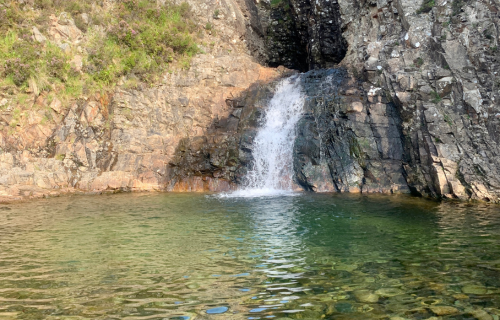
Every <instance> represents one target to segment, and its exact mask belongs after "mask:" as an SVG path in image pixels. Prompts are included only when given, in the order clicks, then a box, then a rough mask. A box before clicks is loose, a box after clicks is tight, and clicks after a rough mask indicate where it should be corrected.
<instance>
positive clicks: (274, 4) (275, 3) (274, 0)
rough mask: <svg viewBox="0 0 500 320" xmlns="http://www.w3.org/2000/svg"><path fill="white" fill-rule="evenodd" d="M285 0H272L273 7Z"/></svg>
mask: <svg viewBox="0 0 500 320" xmlns="http://www.w3.org/2000/svg"><path fill="white" fill-rule="evenodd" d="M281 2H283V0H271V7H277V6H279V5H280V3H281Z"/></svg>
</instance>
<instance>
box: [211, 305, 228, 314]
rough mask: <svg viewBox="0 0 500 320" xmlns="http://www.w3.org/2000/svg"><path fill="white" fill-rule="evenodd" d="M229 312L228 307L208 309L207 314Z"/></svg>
mask: <svg viewBox="0 0 500 320" xmlns="http://www.w3.org/2000/svg"><path fill="white" fill-rule="evenodd" d="M227 310H229V308H228V307H217V308H212V309H208V310H207V313H208V314H219V313H224V312H226V311H227Z"/></svg>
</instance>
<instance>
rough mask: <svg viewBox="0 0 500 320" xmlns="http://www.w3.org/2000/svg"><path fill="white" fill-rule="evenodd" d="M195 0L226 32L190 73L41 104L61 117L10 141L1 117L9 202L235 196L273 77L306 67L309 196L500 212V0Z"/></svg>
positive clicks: (302, 154) (298, 163)
mask: <svg viewBox="0 0 500 320" xmlns="http://www.w3.org/2000/svg"><path fill="white" fill-rule="evenodd" d="M188 2H190V3H191V5H192V7H193V10H194V13H195V15H196V19H197V20H198V21H199V23H200V25H205V24H206V23H210V24H212V25H213V26H214V30H217V32H215V31H214V34H213V35H211V36H210V37H211V38H210V39H211V40H212V45H207V46H205V47H204V51H205V52H204V53H201V54H199V55H197V56H196V57H195V58H194V60H193V63H192V66H191V68H190V69H189V70H187V71H182V70H178V71H176V72H174V73H172V74H166V75H165V77H164V79H163V81H162V84H161V85H158V86H155V87H153V88H146V87H143V88H138V89H134V90H131V89H126V88H124V87H118V88H117V89H116V90H115V91H114V92H112V93H108V94H101V95H96V96H91V97H82V99H80V100H78V102H76V103H73V104H72V105H70V106H67V107H66V108H63V107H61V104H62V103H61V102H60V101H58V100H52V101H51V102H50V103H49V100H48V99H47V97H44V96H43V94H41V95H39V96H34V97H33V98H32V100H31V101H28V102H26V103H31V104H33V105H41V106H46V107H47V108H49V111H50V114H51V117H52V119H53V121H51V122H49V123H44V122H43V121H42V118H43V114H42V113H41V112H38V111H32V112H27V113H26V114H25V115H24V116H25V118H26V119H25V120H26V123H28V124H29V125H27V126H24V127H16V128H15V130H14V131H13V132H12V130H10V131H9V130H8V128H9V126H8V124H9V121H10V120H9V119H10V118H9V117H11V116H12V112H14V110H12V108H11V109H10V110H9V109H8V108H7V109H6V110H7V111H3V112H2V119H3V121H4V123H5V124H4V127H3V130H2V135H1V136H0V143H1V144H0V147H1V153H0V194H1V196H2V197H3V199H4V200H5V199H7V200H8V199H18V198H23V197H36V196H43V195H48V194H58V193H61V192H74V191H75V190H82V191H86V192H101V191H105V190H174V191H208V190H212V191H221V190H230V189H233V188H235V187H236V185H237V184H238V182H239V181H240V180H241V177H242V176H243V175H244V173H245V171H246V170H247V169H248V167H249V166H251V162H252V156H251V142H252V138H253V137H254V135H255V130H257V128H258V125H259V121H258V120H259V118H260V116H261V114H262V113H263V112H265V109H264V108H263V107H264V105H265V101H266V100H267V99H269V98H270V97H271V96H272V92H273V84H274V81H275V80H277V79H279V78H280V77H283V76H286V75H289V74H290V73H291V72H292V71H290V70H288V69H294V70H298V71H302V72H306V71H308V72H307V73H306V74H304V75H303V76H302V77H301V79H302V84H303V88H304V94H305V95H306V97H307V99H306V101H307V102H306V105H305V112H304V116H303V119H302V120H301V122H300V125H299V128H298V137H297V141H296V143H295V154H296V157H295V164H294V165H295V172H296V181H297V183H298V184H299V185H300V186H301V187H302V188H303V189H305V190H310V191H316V192H383V193H410V192H412V193H414V194H419V195H423V196H428V197H434V198H443V197H444V198H458V199H463V200H468V199H475V200H484V201H492V202H500V196H499V195H500V194H499V193H500V181H499V178H498V177H499V174H498V170H499V169H500V158H499V152H500V150H499V147H498V143H499V139H500V132H499V122H500V106H499V102H498V101H499V99H500V93H499V87H500V78H499V75H498V72H499V70H500V68H499V60H500V51H499V50H498V41H499V40H500V39H499V34H498V26H499V18H500V16H499V14H500V12H499V10H500V3H499V2H498V1H497V0H477V1H466V0H453V1H449V0H448V1H447V0H436V1H428V0H417V1H409V0H392V1H391V0H366V1H365V0H359V1H358V0H317V1H310V0H272V1H264V0H261V1H254V0H206V1H205V0H204V1H188ZM41 36H43V37H44V35H41ZM46 36H47V37H50V35H48V34H47V35H46ZM78 36H81V35H80V34H79V35H78ZM280 65H283V66H284V67H286V68H283V67H280V68H274V67H278V66H280ZM287 68H288V69H287ZM328 68H331V69H328ZM309 70H310V71H309ZM0 100H2V99H0ZM0 103H2V104H3V105H6V104H8V96H7V95H5V98H4V99H3V100H2V101H1V102H0ZM44 112H45V110H44Z"/></svg>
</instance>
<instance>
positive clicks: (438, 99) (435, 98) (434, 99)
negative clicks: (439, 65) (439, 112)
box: [431, 91, 442, 104]
mask: <svg viewBox="0 0 500 320" xmlns="http://www.w3.org/2000/svg"><path fill="white" fill-rule="evenodd" d="M431 96H432V102H433V103H435V104H438V103H439V102H441V100H442V99H441V96H440V95H439V93H437V92H436V91H432V92H431Z"/></svg>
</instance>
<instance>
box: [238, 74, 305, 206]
mask: <svg viewBox="0 0 500 320" xmlns="http://www.w3.org/2000/svg"><path fill="white" fill-rule="evenodd" d="M303 105H304V95H303V92H302V86H301V84H300V76H297V75H295V76H292V77H289V78H286V79H284V80H282V81H281V82H280V83H279V84H278V86H277V88H276V92H275V94H274V96H273V98H272V99H271V100H270V101H269V103H268V106H267V109H266V112H265V116H264V119H263V123H262V126H261V127H260V128H259V131H258V132H257V135H256V137H255V139H254V141H253V148H252V155H253V157H254V163H253V167H252V168H251V170H250V171H249V172H248V174H247V176H246V180H245V183H244V184H243V187H242V188H241V189H240V190H238V191H236V192H234V193H232V194H231V196H234V197H259V196H274V195H283V194H290V193H291V192H292V189H293V145H294V142H295V137H296V125H297V122H298V121H299V120H300V118H301V116H302V110H303Z"/></svg>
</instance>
